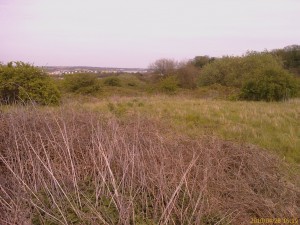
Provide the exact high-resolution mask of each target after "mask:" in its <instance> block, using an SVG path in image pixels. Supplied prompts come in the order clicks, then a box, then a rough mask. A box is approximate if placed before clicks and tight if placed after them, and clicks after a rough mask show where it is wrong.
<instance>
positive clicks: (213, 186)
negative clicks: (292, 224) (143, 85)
mask: <svg viewBox="0 0 300 225" xmlns="http://www.w3.org/2000/svg"><path fill="white" fill-rule="evenodd" d="M118 88H120V87H114V89H118ZM121 88H122V87H121ZM109 90H110V91H111V93H118V92H112V89H109ZM125 91H126V90H125ZM200 92H201V93H203V91H202V90H200ZM111 93H110V94H107V95H102V96H101V97H100V98H99V97H98V98H95V97H88V96H81V95H66V96H65V98H64V100H63V104H62V105H61V106H56V107H40V106H36V105H31V106H2V107H1V109H0V126H1V128H2V129H1V130H0V170H1V173H0V223H2V222H3V223H4V224H19V223H20V221H23V222H24V223H25V224H36V225H38V224H47V225H48V224H49V225H50V224H64V225H68V224H77V225H80V224H90V225H94V224H137V225H146V224H207V225H210V224H221V225H225V224H226V225H227V224H232V225H239V224H248V223H250V221H251V218H296V216H297V215H299V213H300V205H299V202H300V178H299V163H300V152H299V149H300V118H299V117H300V101H299V99H294V100H290V101H288V102H279V103H273V102H271V103H266V102H241V101H226V100H221V99H212V98H211V93H210V94H209V96H207V98H195V96H191V95H190V93H188V92H184V93H183V92H182V93H176V94H174V95H171V96H170V95H165V94H158V95H155V94H153V93H152V94H151V95H150V94H149V93H142V92H137V91H132V92H130V93H129V92H127V94H128V95H129V96H128V97H125V96H123V97H121V96H122V95H124V90H122V89H120V93H121V96H120V95H119V94H116V95H115V96H113V95H112V94H111ZM136 93H139V94H138V95H136ZM205 93H206V92H205Z"/></svg>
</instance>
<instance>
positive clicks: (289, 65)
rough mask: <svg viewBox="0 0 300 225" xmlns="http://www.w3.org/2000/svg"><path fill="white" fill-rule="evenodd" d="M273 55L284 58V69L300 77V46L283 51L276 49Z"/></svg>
mask: <svg viewBox="0 0 300 225" xmlns="http://www.w3.org/2000/svg"><path fill="white" fill-rule="evenodd" d="M273 54H275V55H277V56H279V57H281V58H282V60H283V63H284V67H285V68H286V69H289V70H290V71H291V72H294V73H295V74H297V75H300V46H299V45H290V46H287V47H285V48H283V49H276V50H274V51H273Z"/></svg>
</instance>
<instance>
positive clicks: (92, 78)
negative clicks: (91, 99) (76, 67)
mask: <svg viewBox="0 0 300 225" xmlns="http://www.w3.org/2000/svg"><path fill="white" fill-rule="evenodd" d="M63 87H64V88H65V90H66V91H67V92H72V93H76V94H86V95H89V94H95V93H97V92H99V91H100V89H101V87H100V83H99V81H98V78H97V75H95V74H89V73H77V74H69V75H66V76H65V78H64V82H63Z"/></svg>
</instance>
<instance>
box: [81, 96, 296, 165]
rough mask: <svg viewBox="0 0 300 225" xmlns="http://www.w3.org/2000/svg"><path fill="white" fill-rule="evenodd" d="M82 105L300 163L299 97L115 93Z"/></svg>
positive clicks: (195, 136)
mask: <svg viewBox="0 0 300 225" xmlns="http://www.w3.org/2000/svg"><path fill="white" fill-rule="evenodd" d="M83 107H85V108H89V109H93V110H97V111H101V112H103V111H104V112H107V113H112V114H114V115H116V116H118V117H124V118H125V117H126V115H132V114H140V115H144V116H149V117H153V118H155V119H158V120H161V121H163V122H166V123H168V124H169V125H170V126H172V127H173V128H174V129H176V130H177V131H179V132H184V133H186V134H188V135H190V136H192V137H194V138H197V137H199V136H202V135H215V136H219V137H221V138H222V139H226V140H234V141H237V142H245V143H250V144H255V145H258V146H260V147H263V148H266V149H268V150H271V151H274V152H276V153H277V154H279V155H280V156H281V157H283V158H285V159H286V160H287V161H290V162H297V163H300V100H299V99H294V100H291V101H288V102H277V103H275V102H274V103H273V102H272V103H266V102H241V101H224V100H209V99H190V98H186V97H178V96H177V97H176V96H173V97H170V96H165V95H157V96H152V97H147V98H145V97H115V98H107V99H105V100H100V101H94V102H89V103H85V104H83Z"/></svg>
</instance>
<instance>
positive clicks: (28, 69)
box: [0, 62, 61, 105]
mask: <svg viewBox="0 0 300 225" xmlns="http://www.w3.org/2000/svg"><path fill="white" fill-rule="evenodd" d="M60 98H61V96H60V92H59V90H58V88H57V86H56V84H55V83H54V81H53V80H52V79H51V78H50V77H49V76H48V75H47V74H45V73H44V72H43V71H42V70H41V69H39V68H37V67H34V66H33V65H30V64H26V63H23V62H10V63H8V64H7V65H0V101H1V102H2V103H7V104H10V103H16V102H22V103H26V102H35V103H37V104H41V105H53V104H58V103H59V102H60Z"/></svg>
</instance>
